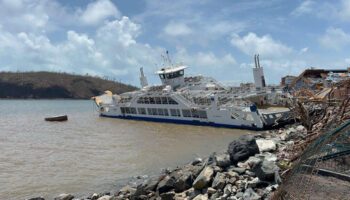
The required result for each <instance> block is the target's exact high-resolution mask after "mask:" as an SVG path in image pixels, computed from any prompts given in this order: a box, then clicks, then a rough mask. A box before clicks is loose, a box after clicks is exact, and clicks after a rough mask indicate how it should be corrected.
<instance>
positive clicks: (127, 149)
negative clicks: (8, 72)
mask: <svg viewBox="0 0 350 200" xmlns="http://www.w3.org/2000/svg"><path fill="white" fill-rule="evenodd" d="M95 109H96V108H95V107H94V105H93V103H92V102H91V101H75V100H74V101H70V100H0V199H25V198H29V197H35V196H44V197H45V198H52V197H54V196H57V195H58V194H61V193H72V194H90V193H93V192H103V191H109V190H111V189H112V188H113V187H115V186H116V185H118V184H121V183H123V182H125V181H126V180H127V179H128V178H130V177H133V176H138V175H144V174H148V175H152V174H153V175H155V174H158V173H160V171H161V169H162V168H166V167H176V166H178V165H184V164H186V163H188V162H190V161H191V160H192V159H193V158H195V157H198V156H199V157H202V156H208V155H209V154H210V153H211V152H214V151H222V150H224V149H226V148H227V145H228V143H229V142H230V141H232V140H233V139H235V138H237V137H239V136H241V135H244V134H248V133H249V131H246V130H235V129H224V128H212V127H203V126H190V125H177V124H167V123H152V122H142V121H133V120H121V119H111V118H102V117H99V116H98V113H97V112H96V110H95ZM60 114H67V115H68V118H69V120H68V121H67V122H46V121H44V118H45V117H47V116H52V115H60Z"/></svg>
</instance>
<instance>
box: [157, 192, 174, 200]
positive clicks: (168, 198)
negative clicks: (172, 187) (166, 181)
mask: <svg viewBox="0 0 350 200" xmlns="http://www.w3.org/2000/svg"><path fill="white" fill-rule="evenodd" d="M159 196H160V198H161V199H162V200H173V199H174V197H175V192H174V191H170V192H166V193H163V194H160V195H159Z"/></svg>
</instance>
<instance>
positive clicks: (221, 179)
mask: <svg viewBox="0 0 350 200" xmlns="http://www.w3.org/2000/svg"><path fill="white" fill-rule="evenodd" d="M225 183H226V181H225V174H223V173H220V172H218V173H216V175H215V178H214V180H213V183H212V185H211V187H213V188H215V189H223V188H224V186H225Z"/></svg>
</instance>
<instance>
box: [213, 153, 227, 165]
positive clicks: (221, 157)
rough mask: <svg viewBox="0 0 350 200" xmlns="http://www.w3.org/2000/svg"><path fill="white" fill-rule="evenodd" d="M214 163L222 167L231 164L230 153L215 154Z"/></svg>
mask: <svg viewBox="0 0 350 200" xmlns="http://www.w3.org/2000/svg"><path fill="white" fill-rule="evenodd" d="M214 158H215V161H216V165H217V166H219V167H222V168H226V167H229V166H230V165H231V160H230V155H228V154H227V153H222V154H218V155H215V157H214Z"/></svg>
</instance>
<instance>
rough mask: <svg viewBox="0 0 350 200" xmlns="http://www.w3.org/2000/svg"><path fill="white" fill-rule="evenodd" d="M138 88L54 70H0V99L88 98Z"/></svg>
mask: <svg viewBox="0 0 350 200" xmlns="http://www.w3.org/2000/svg"><path fill="white" fill-rule="evenodd" d="M136 89H137V88H136V87H134V86H132V85H125V84H122V83H119V82H115V81H110V80H105V79H102V78H99V77H91V76H81V75H72V74H67V73H55V72H0V98H11V99H17V98H18V99H26V98H34V99H40V98H43V99H53V98H70V99H89V98H91V97H92V96H96V95H99V94H102V93H103V92H104V91H105V90H110V91H112V92H113V94H114V93H117V94H120V93H123V92H128V91H132V90H136Z"/></svg>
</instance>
